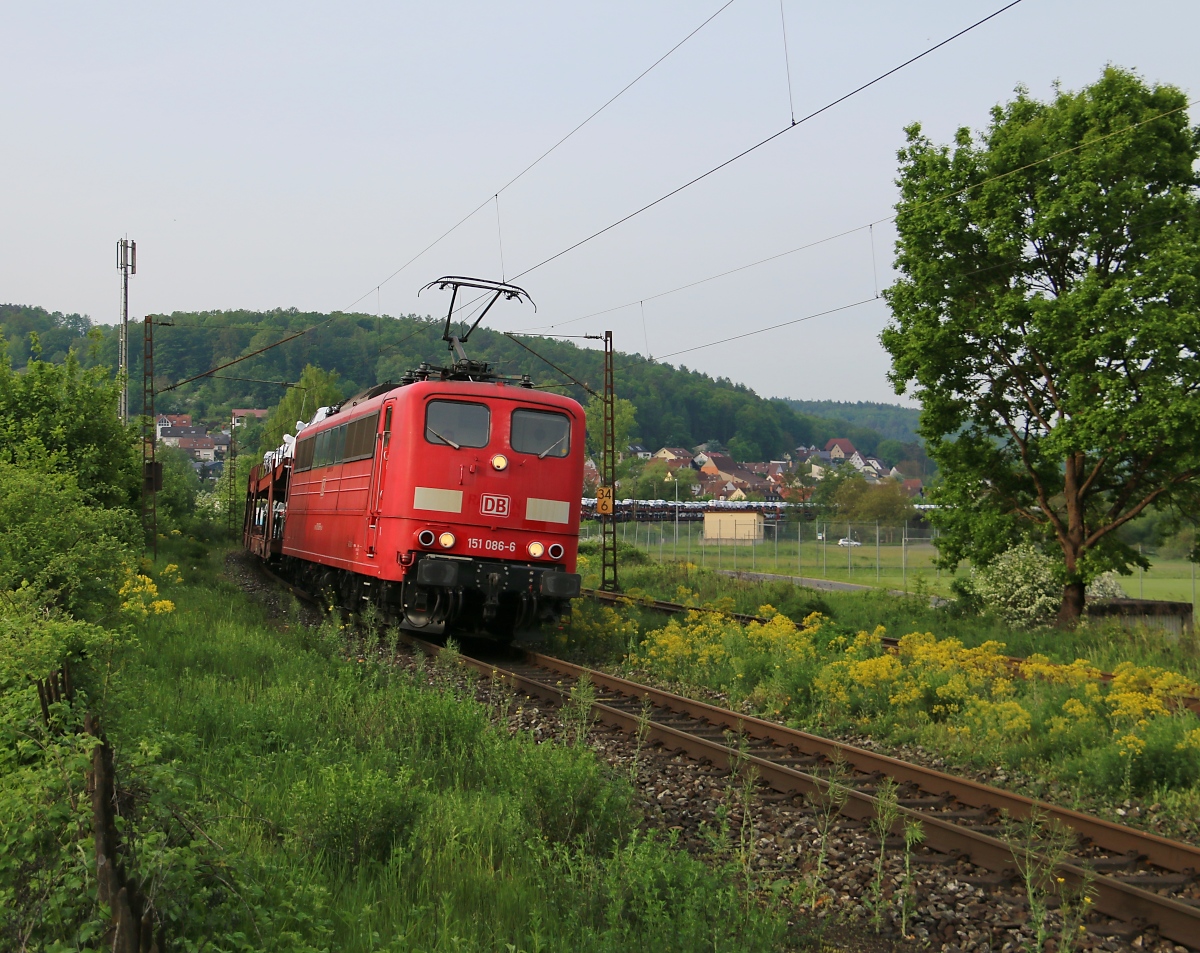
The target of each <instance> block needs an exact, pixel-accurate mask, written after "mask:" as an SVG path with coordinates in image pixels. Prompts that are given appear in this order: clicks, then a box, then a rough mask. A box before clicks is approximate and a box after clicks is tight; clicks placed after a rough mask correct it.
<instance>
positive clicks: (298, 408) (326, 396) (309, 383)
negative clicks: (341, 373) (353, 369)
mask: <svg viewBox="0 0 1200 953" xmlns="http://www.w3.org/2000/svg"><path fill="white" fill-rule="evenodd" d="M345 396H346V395H345V393H344V392H343V391H342V387H341V385H340V384H339V383H338V373H337V371H323V370H321V368H319V367H317V366H315V365H313V364H307V365H305V367H304V370H303V371H301V372H300V379H299V380H298V381H296V386H295V387H289V388H288V389H287V391H286V392H285V393H284V395H283V397H282V398H281V399H280V401H279V403H278V404H276V405H275V407H274V409H273V410H272V411H271V415H270V416H269V417H268V418H267V422H266V424H265V425H264V426H263V429H262V432H261V434H260V435H259V438H258V440H259V449H260V450H262V451H264V452H265V451H267V450H274V449H275V448H276V447H278V446H279V445H280V444H281V443H282V442H283V435H284V434H285V433H290V434H293V435H295V433H296V422H297V421H301V420H302V421H304V422H305V423H307V422H308V421H310V420H312V417H313V414H314V413H316V411H317V408H318V407H329V406H332V405H333V404H336V403H338V402H339V401H340V400H341V399H342V398H343V397H345Z"/></svg>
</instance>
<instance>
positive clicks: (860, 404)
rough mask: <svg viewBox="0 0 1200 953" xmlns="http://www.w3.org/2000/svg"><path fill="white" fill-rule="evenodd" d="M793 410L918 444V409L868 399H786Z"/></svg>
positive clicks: (888, 437) (885, 436)
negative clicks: (878, 402)
mask: <svg viewBox="0 0 1200 953" xmlns="http://www.w3.org/2000/svg"><path fill="white" fill-rule="evenodd" d="M784 403H786V404H787V405H788V406H789V407H790V408H791V409H792V410H794V411H796V412H797V413H800V414H806V415H808V416H812V417H821V418H823V419H825V420H833V421H845V422H846V423H848V424H850V425H852V426H854V427H865V428H867V429H868V430H874V431H875V432H876V433H878V434H880V435H881V436H883V437H884V438H885V439H889V440H899V441H901V442H902V443H917V442H919V441H920V438H919V437H918V436H917V423H918V421H919V420H920V419H921V411H920V410H919V409H917V408H913V407H901V406H900V405H899V404H876V403H873V402H871V401H866V400H859V401H854V402H851V401H840V400H785V401H784Z"/></svg>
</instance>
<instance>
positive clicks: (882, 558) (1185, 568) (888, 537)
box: [580, 520, 1196, 605]
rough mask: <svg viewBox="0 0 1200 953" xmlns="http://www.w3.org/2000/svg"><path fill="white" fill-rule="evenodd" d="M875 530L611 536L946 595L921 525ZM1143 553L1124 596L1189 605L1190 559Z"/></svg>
mask: <svg viewBox="0 0 1200 953" xmlns="http://www.w3.org/2000/svg"><path fill="white" fill-rule="evenodd" d="M776 529H778V539H776V538H775V536H776ZM878 532H879V538H878V544H877V543H876V526H875V524H873V523H872V524H855V523H851V524H847V523H839V522H829V523H824V522H822V521H819V520H818V521H814V522H811V523H807V522H806V523H800V524H796V523H782V524H779V525H778V527H776V526H772V525H770V524H768V525H767V526H766V527H765V529H764V533H763V539H762V540H760V541H758V542H755V543H753V544H751V543H749V542H742V543H739V544H736V545H735V544H733V543H731V542H729V541H722V542H719V543H718V542H705V541H703V538H702V537H703V533H704V528H703V525H702V524H701V523H699V522H680V523H679V526H678V530H677V529H676V526H675V524H674V523H673V522H667V521H664V522H639V523H635V522H627V523H618V524H617V538H618V539H619V540H621V541H623V542H626V543H629V544H634V545H637V546H638V547H639V548H641V549H643V550H645V551H646V552H647V553H648V554H649V555H650V556H651V557H652V558H653V559H656V560H662V561H665V562H678V561H685V562H689V563H692V564H694V565H696V566H699V567H701V568H704V569H718V570H741V571H749V572H766V573H777V574H780V575H789V576H804V577H806V578H811V579H828V580H830V581H832V582H848V583H853V584H856V585H862V586H872V587H875V586H880V587H884V588H887V589H894V590H897V591H903V592H913V591H927V592H931V593H937V594H940V595H950V593H951V590H950V583H951V582H952V581H953V579H954V576H953V575H952V574H950V573H946V572H943V571H941V570H938V569H937V568H935V567H934V565H933V560H934V558H935V557H936V556H937V550H936V548H935V546H934V543H933V541H932V539H931V536H930V532H931V531H930V530H929V529H928V528H924V527H923V528H922V529H920V530H913V529H909V530H907V531H906V529H905V527H903V526H893V527H886V526H884V527H879V529H878ZM906 532H907V536H906ZM597 533H598V528H597V524H595V523H584V524H583V526H582V527H581V530H580V539H581V540H587V539H594V538H595V537H596V534H597ZM917 534H920V535H917ZM797 536H799V539H798V538H797ZM818 536H824V537H825V538H824V539H818V538H817V537H818ZM846 538H851V539H854V540H856V541H857V542H859V543H861V544H862V545H860V546H839V545H838V540H840V539H846ZM1148 555H1149V554H1148ZM1149 559H1150V561H1151V567H1150V569H1148V570H1145V571H1139V570H1134V572H1133V574H1132V575H1129V576H1123V577H1122V578H1121V582H1122V584H1123V585H1124V587H1125V592H1126V593H1127V594H1128V595H1129V597H1130V598H1132V599H1169V600H1172V601H1176V602H1190V603H1192V605H1195V604H1196V577H1195V565H1194V564H1193V563H1191V562H1188V561H1187V560H1185V559H1158V558H1156V557H1155V556H1153V555H1149ZM963 571H965V570H964V569H960V570H959V572H960V573H961V572H963Z"/></svg>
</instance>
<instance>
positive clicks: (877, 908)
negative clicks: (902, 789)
mask: <svg viewBox="0 0 1200 953" xmlns="http://www.w3.org/2000/svg"><path fill="white" fill-rule="evenodd" d="M898 787H899V786H898V785H897V784H896V782H895V781H893V780H892V779H891V778H884V779H883V781H882V782H880V784H879V787H878V789H877V790H876V792H875V814H874V816H873V817H872V818H871V830H872V831H874V832H875V836H876V837H878V838H879V856H878V857H877V858H876V860H875V875H874V876H873V877H872V878H871V886H870V888H869V889H870V899H869V906H870V908H871V923H872V925H873V926H874V927H875V932H876V933H879V932H881V931H882V930H883V899H884V898H883V879H884V877H883V875H884V867H885V864H886V860H887V839H888V837H890V836H891V833H892V828H893V827H895V825H896V821H897V820H898V819H899V817H900V806H899V804H898V801H899V797H898V795H897V788H898Z"/></svg>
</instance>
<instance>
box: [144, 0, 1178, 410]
mask: <svg viewBox="0 0 1200 953" xmlns="http://www.w3.org/2000/svg"><path fill="white" fill-rule="evenodd" d="M1020 2H1021V0H1014V2H1013V3H1010V4H1009V5H1008V6H1006V7H1002V8H1001V9H1000V10H997V11H996V13H993V14H991V15H990V16H989V17H986V18H985V19H984V20H981V21H978V23H976V24H974V25H973V26H972V27H968V28H967V30H970V29H973V28H974V26H978V25H979V24H980V23H983V22H985V21H986V20H988V19H991V18H992V17H995V16H997V15H998V14H1000V13H1003V12H1004V11H1005V10H1007V9H1009V8H1010V7H1012V6H1015V5H1016V4H1017V3H1020ZM967 30H963V31H960V32H959V33H958V34H955V36H961V35H962V33H965V32H967ZM952 39H954V37H950V38H948V39H946V40H943V41H942V43H940V44H938V46H944V45H945V44H946V43H948V42H950V40H952ZM936 48H937V47H931V48H930V50H927V51H925V52H926V53H928V52H931V51H932V50H933V49H936ZM920 55H921V56H923V55H925V53H922V54H920ZM914 59H915V58H914ZM909 62H912V61H911V60H910V61H909ZM903 65H906V64H901V66H900V67H895V68H894V69H893V70H891V71H890V72H895V71H896V70H897V69H900V68H902V66H903ZM884 75H888V74H884ZM876 81H877V80H876ZM873 82H874V81H873ZM863 88H865V87H863ZM849 95H853V94H852V93H851V94H847V96H843V97H842V99H843V100H844V99H846V98H848V96H849ZM1197 102H1200V100H1190V101H1188V102H1186V103H1184V104H1182V105H1180V106H1176V107H1175V108H1174V109H1168V110H1165V111H1163V112H1161V113H1158V114H1157V115H1155V116H1151V117H1149V118H1148V119H1143V120H1141V121H1140V122H1136V123H1132V124H1131V125H1129V126H1124V127H1122V128H1121V129H1116V130H1113V131H1112V132H1110V133H1106V134H1105V135H1103V136H1097V137H1096V138H1094V139H1089V140H1088V141H1087V142H1082V143H1079V144H1078V145H1075V146H1071V147H1069V148H1066V149H1061V150H1059V151H1058V152H1055V153H1053V154H1051V155H1049V156H1043V157H1042V158H1040V159H1035V160H1034V161H1033V162H1028V163H1026V164H1025V165H1022V166H1018V167H1017V168H1015V169H1009V170H1008V171H1007V172H1001V173H999V174H997V175H994V176H989V177H988V178H985V179H982V180H980V181H979V182H975V183H972V184H970V185H966V186H963V187H962V188H959V189H952V190H950V191H948V192H944V193H942V194H941V195H937V196H934V197H932V198H930V199H927V200H925V201H924V202H921V203H918V204H917V205H914V206H911V207H910V208H907V209H905V212H913V211H917V210H919V209H922V208H926V207H928V206H930V205H933V204H936V203H937V202H940V201H943V200H945V199H948V198H954V197H956V196H959V195H963V194H965V193H967V192H970V191H972V190H973V189H977V188H981V187H982V186H984V185H987V184H989V183H991V182H995V181H999V180H1000V179H1004V178H1007V177H1009V176H1011V175H1016V174H1017V173H1019V172H1024V171H1026V170H1028V169H1031V168H1034V167H1035V166H1038V165H1041V164H1042V163H1045V162H1050V161H1053V160H1054V159H1058V158H1061V157H1062V156H1065V155H1069V154H1070V153H1072V152H1078V151H1080V150H1082V149H1085V148H1087V147H1089V146H1093V145H1096V144H1098V143H1100V142H1104V141H1107V140H1108V139H1111V138H1113V137H1115V136H1118V135H1123V134H1125V133H1128V132H1132V131H1133V130H1134V129H1138V128H1140V127H1141V126H1145V125H1147V124H1149V123H1152V122H1157V121H1158V120H1159V119H1164V118H1166V117H1167V116H1171V115H1174V114H1175V113H1178V112H1182V111H1183V110H1185V109H1188V108H1189V107H1191V106H1194V105H1195V104H1196V103H1197ZM830 105H833V104H830ZM822 108H823V109H828V108H829V106H826V107H822ZM806 118H807V117H806ZM802 121H803V120H800V122H802ZM784 131H786V130H784ZM777 135H778V134H777ZM735 158H736V157H735ZM729 161H733V160H729ZM726 164H728V163H726ZM706 174H707V173H706ZM683 188H686V186H683ZM676 191H679V190H676ZM489 201H490V199H489ZM660 201H661V200H660ZM484 204H485V205H486V203H484ZM655 204H656V203H655ZM647 207H649V206H647ZM634 214H637V213H634ZM628 217H632V216H627V218H628ZM895 219H896V215H887V216H884V217H882V218H878V219H875V220H874V221H873V222H869V223H867V224H865V225H860V226H858V227H857V228H852V229H847V230H845V231H843V232H839V233H838V234H837V235H832V236H829V237H827V238H824V239H819V240H817V241H815V242H810V243H808V244H806V245H802V246H799V247H797V248H794V249H791V250H789V251H786V252H781V253H779V254H777V255H772V256H770V257H768V258H764V259H760V260H758V261H755V262H750V263H749V264H746V265H742V266H739V267H738V268H734V269H731V270H729V271H727V272H722V273H721V274H719V275H713V276H710V277H709V278H703V279H700V280H698V281H695V282H692V283H690V284H688V285H682V286H680V287H679V288H676V289H672V290H670V291H665V292H660V293H659V294H658V295H652V296H649V297H647V298H642V299H638V300H639V301H642V300H651V298H655V297H662V296H664V295H668V294H674V293H675V292H676V291H682V290H684V289H685V288H689V287H694V286H695V285H698V284H703V283H704V282H706V281H711V280H714V279H715V278H719V277H724V276H725V275H728V274H733V273H735V272H737V271H743V270H745V269H747V268H753V267H755V266H756V265H760V264H764V263H766V262H769V261H774V260H775V259H777V258H781V257H784V256H785V255H789V254H794V253H795V252H797V251H802V250H803V249H805V248H810V247H813V246H814V245H819V244H822V243H823V242H826V241H831V240H833V239H835V238H839V237H841V236H843V235H848V234H851V233H852V232H855V231H861V230H863V229H865V228H869V227H871V226H873V225H879V224H883V223H886V222H891V221H895ZM616 224H619V223H616ZM611 227H613V226H609V228H611ZM605 230H607V229H605ZM597 234H598V233H597ZM593 237H594V236H593ZM588 240H589V239H584V240H583V242H586V241H588ZM583 242H577V243H576V244H575V245H573V246H571V248H575V247H578V246H579V245H580V244H583ZM570 250H571V249H570V248H568V249H565V250H564V252H560V253H559V255H561V254H564V253H565V252H566V251H570ZM559 255H555V256H552V257H559ZM550 260H552V259H547V261H550ZM542 264H545V262H543V263H542ZM538 267H541V265H540V264H539V265H535V266H534V268H538ZM534 268H530V269H527V270H526V271H525V272H522V273H521V274H522V275H523V274H527V273H528V272H529V271H532V270H534ZM519 277H521V275H517V276H515V277H514V280H515V279H516V278H519ZM368 294H369V292H368ZM481 297H482V296H481ZM478 300H480V299H474V301H478ZM867 300H875V299H873V298H872V299H867ZM474 301H471V302H467V303H465V304H464V305H462V306H461V307H460V308H456V309H455V311H456V312H457V311H460V310H462V309H463V308H466V307H469V306H470V305H471V304H473V303H474ZM636 303H637V302H630V303H628V304H625V305H618V306H617V307H614V308H609V309H606V310H605V311H602V312H594V313H593V314H592V315H588V317H592V316H595V315H598V314H605V313H608V312H610V311H616V310H620V309H622V308H626V307H630V306H631V305H632V304H636ZM344 315H345V312H339V311H335V312H334V313H333V314H331V315H330V316H329V317H328V318H326V319H325V320H323V321H319V322H317V323H316V324H313V325H311V326H309V327H307V328H304V329H302V330H300V331H298V332H296V333H295V334H291V335H289V336H287V337H285V338H282V339H281V340H279V341H276V342H274V343H272V344H268V345H266V346H265V347H262V348H258V349H257V350H255V351H252V352H251V353H249V354H246V355H243V356H241V357H238V358H235V359H234V360H232V361H229V362H226V363H224V364H221V365H218V366H217V367H214V368H211V369H210V370H208V371H205V372H204V373H202V374H196V375H194V376H192V377H189V378H187V379H185V380H182V381H179V382H177V383H175V384H172V385H170V386H169V387H165V388H163V389H162V390H161V391H159V393H166V392H168V391H172V390H175V389H176V388H177V387H182V386H183V385H184V384H189V383H192V382H193V381H196V380H199V379H200V378H202V377H208V376H210V375H212V374H213V373H215V372H216V371H219V370H224V369H225V368H227V367H231V366H233V365H234V364H238V363H240V362H242V361H244V360H249V359H250V358H252V357H257V356H258V355H259V354H262V353H263V352H265V351H269V350H271V349H272V348H275V347H278V346H279V345H281V344H286V343H288V342H289V341H293V340H295V339H296V338H299V337H301V336H303V335H305V334H308V333H309V332H311V331H314V330H316V329H317V328H319V327H323V326H324V325H326V324H329V323H330V322H331V321H333V320H334V319H336V318H338V317H342V316H344ZM578 320H582V318H574V319H571V321H568V322H560V323H559V324H558V325H550V326H549V327H558V326H561V325H562V324H567V323H573V322H574V321H578ZM543 327H546V326H543ZM421 330H424V329H421ZM416 333H420V332H419V331H418V332H414V335H415V334H416ZM517 333H519V332H517ZM414 335H409V336H410V337H412V336H414ZM397 343H402V342H397ZM718 343H721V342H718ZM393 346H395V345H389V347H393ZM708 346H711V345H702V347H708ZM384 350H387V349H386V348H385V349H384ZM676 353H682V352H676Z"/></svg>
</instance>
